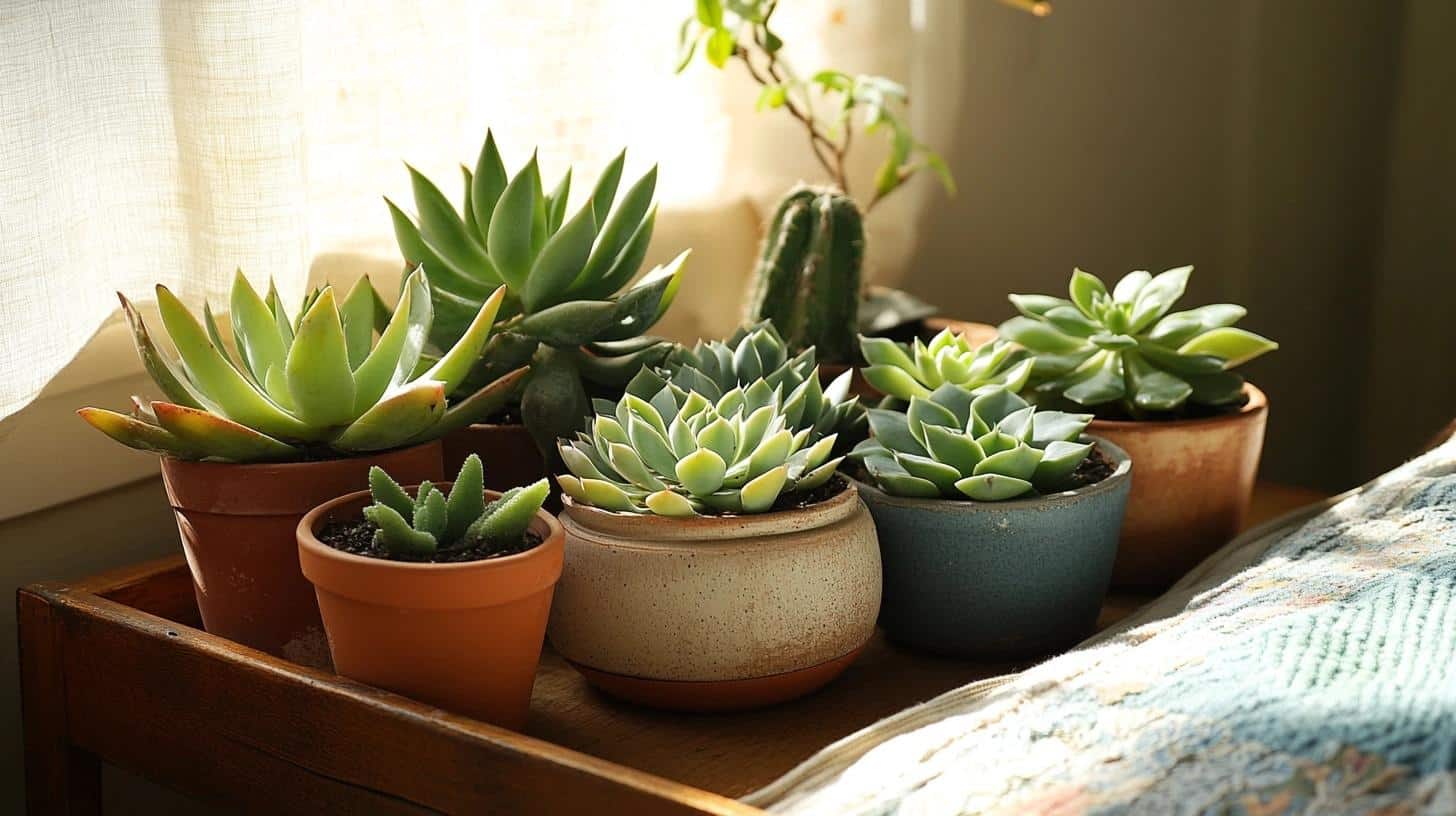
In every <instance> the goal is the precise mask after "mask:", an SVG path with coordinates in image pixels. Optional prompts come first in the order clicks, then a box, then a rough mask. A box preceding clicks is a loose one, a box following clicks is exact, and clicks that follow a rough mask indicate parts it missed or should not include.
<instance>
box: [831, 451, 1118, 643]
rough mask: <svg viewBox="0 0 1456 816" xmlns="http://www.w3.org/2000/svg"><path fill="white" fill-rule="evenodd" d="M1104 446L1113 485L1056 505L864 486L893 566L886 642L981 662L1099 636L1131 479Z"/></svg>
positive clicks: (1051, 500) (884, 615) (884, 614)
mask: <svg viewBox="0 0 1456 816" xmlns="http://www.w3.org/2000/svg"><path fill="white" fill-rule="evenodd" d="M1098 443H1099V446H1100V447H1101V449H1102V452H1103V453H1104V454H1106V455H1107V457H1108V458H1109V459H1111V460H1112V462H1113V463H1114V465H1115V468H1114V470H1113V473H1112V475H1110V476H1108V477H1107V478H1106V479H1103V480H1102V481H1100V482H1098V483H1096V484H1093V485H1088V486H1087V487H1083V488H1080V489H1078V490H1070V491H1067V492H1064V493H1056V494H1053V495H1049V496H1037V497H1034V498H1026V499H1013V500H1010V501H1000V502H978V501H960V500H951V499H913V498H903V497H900V496H891V495H889V494H888V493H884V492H882V491H880V490H878V489H877V488H875V487H873V486H871V485H867V484H861V485H860V486H859V487H860V494H861V495H862V496H864V500H865V503H866V504H868V505H869V508H870V512H871V513H872V514H874V517H875V527H876V529H878V530H879V536H880V552H881V553H882V556H883V559H884V565H885V601H884V606H883V608H882V609H881V611H880V624H881V625H882V626H884V628H885V632H886V634H888V635H889V637H890V638H891V639H892V640H894V641H896V642H897V643H902V644H905V645H907V646H911V647H914V648H918V649H924V650H926V651H929V652H935V653H937V654H944V655H951V656H954V657H966V658H977V659H985V658H989V657H1001V658H1005V657H1028V656H1039V655H1044V654H1048V653H1050V652H1056V651H1060V650H1062V649H1065V648H1066V647H1068V646H1071V645H1073V644H1075V643H1077V642H1078V641H1080V640H1082V639H1083V638H1085V637H1086V636H1087V635H1089V634H1091V633H1092V629H1093V626H1094V625H1095V624H1096V622H1097V614H1098V612H1099V610H1100V609H1101V608H1102V599H1103V596H1104V595H1105V594H1106V592H1107V583H1108V579H1109V578H1110V577H1111V575H1112V560H1113V558H1114V557H1115V555H1116V553H1117V534H1118V529H1119V528H1120V527H1121V525H1122V517H1123V510H1124V508H1125V507H1126V505H1127V497H1128V488H1129V487H1130V485H1131V479H1130V478H1129V475H1130V473H1131V471H1132V470H1133V468H1132V463H1131V462H1130V461H1129V459H1128V456H1127V454H1126V453H1124V452H1123V451H1121V450H1119V449H1118V448H1117V447H1116V446H1114V445H1111V444H1108V443H1107V442H1106V441H1105V440H1098ZM1137 467H1138V468H1141V467H1142V463H1141V462H1139V463H1137Z"/></svg>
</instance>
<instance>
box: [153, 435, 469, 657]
mask: <svg viewBox="0 0 1456 816" xmlns="http://www.w3.org/2000/svg"><path fill="white" fill-rule="evenodd" d="M372 465H379V466H381V467H384V468H386V469H387V470H389V472H390V473H394V474H399V475H400V477H401V478H407V479H411V480H415V479H438V478H441V477H442V475H443V472H442V471H441V468H440V443H439V442H430V443H427V444H424V445H418V446H415V447H413V448H405V449H403V450H396V451H388V452H386V453H380V454H375V455H371V456H360V457H354V458H350V459H330V460H326V461H321V462H298V463H293V464H257V465H238V464H226V463H221V462H187V461H183V460H181V459H170V458H164V459H162V482H163V484H165V485H166V488H167V497H168V499H169V500H170V501H171V504H172V510H173V512H174V513H175V514H176V516H177V530H178V531H179V532H180V533H181V534H182V551H183V553H184V554H186V556H187V566H188V567H189V568H190V569H191V570H192V582H193V588H194V589H195V590H196V594H197V608H198V610H199V611H200V612H201V613H202V625H203V627H204V628H206V629H207V631H209V632H211V633H212V634H214V635H219V636H221V637H225V638H227V639H228V640H232V641H236V642H238V643H241V644H243V645H245V646H251V647H253V648H255V649H261V650H262V651H265V652H269V653H271V654H275V655H278V656H280V657H284V658H287V659H289V660H292V661H294V662H297V663H303V664H306V665H313V666H318V665H323V664H325V663H326V662H327V654H326V652H325V649H324V641H323V632H322V630H321V629H320V628H319V613H318V605H317V603H316V602H315V601H314V598H313V587H311V586H309V583H308V581H305V580H304V578H303V574H302V573H301V572H299V570H298V555H297V548H296V547H295V545H294V534H293V531H294V528H296V527H297V526H298V520H299V519H301V518H303V514H304V513H307V512H308V511H309V510H312V509H313V508H314V507H315V506H317V505H318V504H319V502H322V501H326V500H328V499H330V498H333V497H334V496H337V495H339V494H340V493H345V492H348V491H351V490H354V489H356V488H358V487H359V485H362V484H368V482H369V468H370V466H372Z"/></svg>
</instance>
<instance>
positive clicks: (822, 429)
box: [606, 320, 860, 442]
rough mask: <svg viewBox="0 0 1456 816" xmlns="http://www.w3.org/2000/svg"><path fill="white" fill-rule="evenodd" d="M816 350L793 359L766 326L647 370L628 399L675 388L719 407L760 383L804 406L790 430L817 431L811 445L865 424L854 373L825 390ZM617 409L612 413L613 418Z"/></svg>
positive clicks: (742, 331) (631, 386)
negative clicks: (852, 383)
mask: <svg viewBox="0 0 1456 816" xmlns="http://www.w3.org/2000/svg"><path fill="white" fill-rule="evenodd" d="M814 354H815V351H814V347H813V346H810V347H809V348H807V349H805V350H803V351H801V352H799V353H798V354H796V355H794V356H792V357H790V356H789V350H788V345H787V344H786V343H785V342H784V339H783V337H782V336H781V335H780V334H779V333H778V331H777V330H775V328H774V325H773V323H771V322H769V321H766V320H765V321H762V322H759V323H757V324H755V325H752V326H745V327H742V328H740V329H738V330H737V331H736V332H734V334H733V336H732V337H730V338H728V339H727V340H726V341H723V340H712V341H709V342H702V341H699V342H698V344H697V345H696V346H694V347H693V348H691V349H687V348H679V349H677V350H675V351H674V352H673V353H672V354H671V355H670V356H669V357H668V359H667V362H666V363H665V364H664V365H663V366H662V367H660V368H659V369H657V370H654V369H651V368H643V369H642V370H640V371H639V372H638V373H637V376H635V377H634V378H633V379H632V381H631V382H630V383H628V385H627V393H629V394H633V395H635V396H637V397H640V398H642V399H644V400H650V399H651V398H652V397H653V396H654V395H656V394H657V393H658V392H659V391H661V390H662V388H663V387H664V386H667V385H671V386H672V387H673V388H674V389H675V392H681V393H686V392H697V393H699V394H702V395H703V396H704V397H707V398H708V401H709V402H714V403H716V402H717V401H718V400H720V399H722V398H723V395H724V394H727V393H728V392H730V391H732V390H733V389H735V388H742V387H747V386H751V385H753V383H754V382H756V381H757V380H760V379H761V380H763V381H764V382H766V383H768V385H769V387H770V388H782V389H783V392H784V393H785V394H787V396H786V397H785V398H784V402H785V404H786V405H796V404H798V403H799V402H801V401H802V403H803V405H804V408H803V410H802V411H798V410H795V411H793V416H794V419H793V421H792V422H791V423H790V424H789V428H790V429H791V430H794V431H799V430H803V429H805V428H808V429H811V433H810V436H809V441H810V442H817V441H818V440H819V439H820V438H822V437H823V436H824V435H825V434H827V433H830V432H831V431H840V430H843V429H845V428H847V427H849V426H851V425H852V424H854V422H855V421H856V420H857V419H859V418H860V416H859V415H860V412H858V411H857V410H856V409H857V407H858V402H859V401H858V398H857V397H850V396H849V386H850V379H851V377H852V374H851V372H849V371H846V372H844V373H842V374H840V375H839V376H838V377H836V378H835V379H834V381H833V382H831V383H830V384H829V387H828V388H822V387H821V385H820V381H819V368H818V366H817V365H816V364H815V360H814ZM612 410H614V408H608V409H607V411H606V412H607V413H611V412H612Z"/></svg>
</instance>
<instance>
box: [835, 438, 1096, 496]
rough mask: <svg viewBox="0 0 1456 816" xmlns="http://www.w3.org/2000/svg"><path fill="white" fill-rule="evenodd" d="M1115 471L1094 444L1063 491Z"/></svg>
mask: <svg viewBox="0 0 1456 816" xmlns="http://www.w3.org/2000/svg"><path fill="white" fill-rule="evenodd" d="M844 467H845V470H846V471H847V472H848V473H849V475H851V476H853V477H854V478H856V479H858V480H860V481H861V482H864V483H865V484H871V485H872V484H874V483H875V480H874V478H873V477H871V476H870V474H869V472H868V471H866V470H865V469H864V467H863V466H862V465H860V464H859V463H857V462H851V463H849V464H846V465H845V466H844ZM1115 470H1117V463H1116V462H1113V461H1112V460H1111V459H1109V458H1107V454H1105V453H1103V452H1102V446H1101V445H1098V444H1096V443H1093V445H1092V450H1090V451H1088V452H1087V458H1086V459H1083V460H1082V463H1081V464H1079V465H1077V469H1076V470H1074V471H1072V475H1071V476H1069V477H1067V483H1066V485H1065V486H1064V487H1062V490H1063V491H1067V490H1081V489H1082V488H1084V487H1089V486H1091V485H1095V484H1097V483H1098V482H1100V481H1102V480H1103V479H1106V478H1107V477H1108V476H1111V475H1112V473H1113V471H1115ZM835 478H839V477H837V476H836V477H835ZM1023 498H1024V497H1023ZM966 501H970V500H969V499H967V500H966Z"/></svg>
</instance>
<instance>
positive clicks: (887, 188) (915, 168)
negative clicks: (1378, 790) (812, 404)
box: [678, 0, 979, 393]
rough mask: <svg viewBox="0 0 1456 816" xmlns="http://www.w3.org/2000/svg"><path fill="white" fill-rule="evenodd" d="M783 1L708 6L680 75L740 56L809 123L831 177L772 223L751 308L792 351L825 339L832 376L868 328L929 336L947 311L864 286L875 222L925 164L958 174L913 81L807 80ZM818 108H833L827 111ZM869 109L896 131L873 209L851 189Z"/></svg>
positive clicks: (788, 199) (832, 74) (948, 183)
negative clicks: (784, 35)
mask: <svg viewBox="0 0 1456 816" xmlns="http://www.w3.org/2000/svg"><path fill="white" fill-rule="evenodd" d="M777 7H778V2H777V0H748V1H747V2H726V3H725V2H720V0H703V1H702V2H698V3H697V4H696V11H695V14H694V16H692V17H689V18H688V19H687V20H684V21H683V24H682V26H681V28H680V29H679V41H678V45H679V48H680V59H679V63H678V71H679V72H680V71H682V70H683V69H685V68H686V67H687V66H688V65H689V64H690V63H691V62H692V60H693V58H694V56H695V55H696V54H698V53H701V54H702V56H703V59H704V60H706V61H707V62H708V63H709V64H710V65H712V66H713V67H715V68H723V67H724V66H725V65H727V64H728V62H729V61H730V60H735V59H736V60H738V61H739V62H741V63H742V64H743V66H744V69H745V70H746V71H747V72H748V75H749V76H750V77H751V78H752V79H753V80H754V82H755V83H757V84H758V85H759V86H760V89H761V90H760V92H759V97H758V104H757V107H758V109H759V110H773V109H779V110H783V111H785V112H787V113H788V114H789V115H791V116H793V117H794V119H796V120H797V121H798V122H800V123H801V124H802V125H803V126H804V130H805V132H806V135H807V137H808V144H809V148H810V150H811V151H812V152H813V154H814V158H815V159H816V160H817V161H818V162H819V164H820V165H821V166H822V167H823V169H824V172H825V173H826V175H828V177H829V178H830V180H831V184H830V185H828V186H823V187H819V186H810V185H801V186H798V187H796V188H794V189H793V190H791V191H790V192H789V193H788V194H787V195H786V196H785V197H784V198H783V199H782V201H780V203H779V205H778V206H777V208H776V209H775V211H774V214H773V216H772V217H771V218H770V219H769V223H768V226H767V227H766V230H765V235H764V240H763V246H762V249H761V250H760V252H759V260H758V264H757V268H756V269H755V272H754V278H753V280H754V282H753V285H752V290H751V291H750V293H749V298H748V304H747V308H746V312H747V319H748V320H749V321H750V322H756V321H760V320H772V321H773V323H774V325H775V326H776V327H777V328H778V330H779V332H781V333H782V334H783V336H784V337H785V338H786V339H787V340H788V343H789V346H790V348H791V349H792V350H794V351H798V350H800V349H804V348H807V347H810V346H814V347H816V348H817V349H818V351H819V356H820V359H821V361H822V362H824V363H825V364H826V366H825V370H826V372H827V373H831V375H836V374H837V371H833V369H839V370H844V369H845V367H847V366H849V365H851V364H853V363H854V362H855V359H854V353H855V337H856V334H857V333H858V332H860V331H864V332H872V333H875V334H883V333H895V332H897V331H898V332H904V331H906V329H907V328H908V329H909V330H910V331H911V332H912V333H918V332H919V331H921V330H923V323H924V321H926V320H927V319H929V318H931V317H932V316H933V315H934V314H935V311H936V310H935V307H933V306H930V305H929V304H926V303H924V302H923V301H920V300H918V299H916V298H914V297H912V296H910V295H908V294H906V293H904V292H898V291H895V290H892V289H886V288H884V287H871V288H869V289H866V287H864V286H863V285H862V277H863V276H862V272H861V266H862V263H863V260H864V251H865V231H864V223H863V222H864V218H865V217H866V216H867V215H868V214H869V213H870V212H871V211H872V210H873V209H874V208H875V207H876V206H877V205H878V204H879V203H880V202H881V201H883V200H884V199H885V197H886V196H888V195H890V194H891V193H893V192H894V191H895V190H897V189H899V188H900V187H901V185H903V184H904V183H905V182H906V181H907V180H909V179H910V178H911V177H913V176H914V175H915V174H916V173H918V172H919V171H920V170H922V169H925V168H929V169H931V170H932V171H934V172H935V173H936V174H937V175H938V176H939V177H940V180H941V182H942V184H943V185H944V186H945V188H946V190H947V191H948V192H950V193H952V194H953V193H954V192H955V182H954V180H953V179H952V178H951V175H950V171H949V169H948V168H947V167H946V165H945V162H944V161H943V160H942V159H941V158H940V156H939V155H938V154H936V153H935V152H934V151H933V150H931V149H930V148H929V147H928V146H926V145H925V144H922V143H921V142H919V141H918V140H917V139H916V138H915V136H914V134H913V133H912V132H911V131H910V127H909V123H908V122H907V121H906V120H905V118H904V114H903V109H904V107H905V105H906V104H907V103H908V96H907V94H906V92H905V88H904V87H903V86H902V85H900V84H899V83H897V82H894V81H893V80H890V79H888V78H886V77H880V76H864V75H859V76H855V75H851V74H848V73H845V72H843V71H838V70H833V69H826V70H822V71H819V72H817V73H815V74H813V75H811V76H809V77H808V78H807V79H806V78H804V77H801V76H800V75H798V74H797V73H796V72H795V71H794V70H793V69H792V68H791V67H790V66H789V64H788V63H787V61H786V60H785V58H784V53H783V51H784V42H783V40H782V39H781V38H780V37H779V36H778V34H777V33H775V32H774V30H773V28H772V24H773V15H774V11H775V10H776V8H777ZM816 108H819V109H820V110H821V111H822V110H824V109H827V110H829V111H830V113H829V114H828V115H827V116H822V115H820V114H819V113H818V112H816ZM857 115H862V116H863V122H864V125H863V126H864V129H865V131H867V132H875V131H877V132H880V133H884V134H885V135H886V136H887V138H888V141H889V152H888V154H887V156H886V158H885V161H884V163H883V164H881V166H880V167H879V170H878V171H877V172H876V174H875V178H874V190H873V192H872V193H871V195H870V198H869V199H868V201H865V202H863V205H862V206H861V203H859V202H857V201H856V200H855V199H854V198H853V197H851V195H850V179H849V177H848V174H847V172H846V159H847V156H848V154H849V150H850V145H851V144H852V142H853V136H854V129H855V128H854V119H855V118H856V116H857ZM950 323H954V327H955V329H956V330H957V331H961V330H965V329H970V330H972V331H974V330H975V327H976V326H977V325H979V324H964V323H960V322H958V321H942V325H948V324H950ZM856 393H862V392H861V391H860V390H859V389H858V388H857V389H856Z"/></svg>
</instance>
